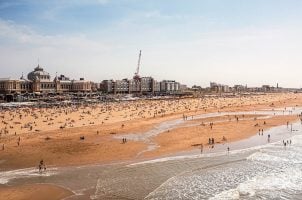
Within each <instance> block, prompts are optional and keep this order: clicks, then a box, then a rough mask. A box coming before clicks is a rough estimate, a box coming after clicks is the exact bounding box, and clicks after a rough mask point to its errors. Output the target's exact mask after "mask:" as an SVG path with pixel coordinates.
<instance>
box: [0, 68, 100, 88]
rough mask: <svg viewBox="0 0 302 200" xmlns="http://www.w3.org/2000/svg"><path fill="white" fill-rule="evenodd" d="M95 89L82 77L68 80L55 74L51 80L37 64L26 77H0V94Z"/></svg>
mask: <svg viewBox="0 0 302 200" xmlns="http://www.w3.org/2000/svg"><path fill="white" fill-rule="evenodd" d="M92 90H95V88H94V84H93V83H92V82H91V81H86V80H84V79H83V78H81V79H80V80H70V79H69V78H68V77H65V76H64V75H61V76H57V75H56V77H55V78H54V79H53V80H52V79H51V77H50V75H49V73H48V72H46V71H44V69H43V68H42V67H41V66H40V65H38V66H37V67H36V68H34V70H33V71H32V72H30V73H28V75H27V79H26V78H25V77H24V76H23V73H22V76H21V78H20V79H11V78H3V79H0V94H20V93H36V94H38V93H43V94H49V93H52V94H54V93H56V94H58V93H66V92H67V93H68V92H76V93H78V92H80V93H85V92H91V91H92Z"/></svg>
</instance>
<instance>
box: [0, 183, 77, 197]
mask: <svg viewBox="0 0 302 200" xmlns="http://www.w3.org/2000/svg"><path fill="white" fill-rule="evenodd" d="M0 194H1V199H5V200H27V199H30V200H41V199H43V200H60V199H64V198H66V197H69V196H71V195H73V193H72V192H71V191H69V190H66V189H63V188H61V187H59V186H55V185H50V184H31V185H22V186H10V187H8V186H0Z"/></svg>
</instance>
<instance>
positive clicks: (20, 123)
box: [0, 93, 302, 169]
mask: <svg viewBox="0 0 302 200" xmlns="http://www.w3.org/2000/svg"><path fill="white" fill-rule="evenodd" d="M299 105H302V95H301V94H292V93H288V94H268V95H259V96H244V97H232V98H222V97H221V98H218V97H217V98H203V99H177V100H141V101H130V102H115V103H106V104H95V105H85V106H62V107H54V108H11V109H9V110H2V111H1V114H0V117H1V123H0V130H1V140H0V144H1V151H0V160H1V164H0V168H1V169H18V168H25V167H33V166H37V165H38V162H39V161H40V160H41V159H43V160H44V161H45V163H46V165H55V166H62V165H80V164H81V165H82V164H91V163H108V162H113V161H125V160H131V159H135V158H137V154H138V153H139V152H141V151H144V149H146V148H147V144H146V143H144V142H142V141H135V140H129V139H128V140H127V142H126V143H122V140H120V139H116V136H119V135H124V134H127V133H132V134H140V133H143V132H145V131H148V130H150V129H152V128H154V127H156V126H157V125H158V124H159V123H161V122H165V121H169V120H173V119H183V118H184V117H187V118H188V119H189V120H186V121H185V123H184V125H183V126H182V127H175V128H173V129H172V130H168V131H163V133H161V134H158V135H157V136H155V137H152V138H151V140H152V141H154V142H156V143H157V144H158V146H159V147H158V148H157V149H156V150H154V151H147V152H146V153H143V154H140V158H144V157H148V158H150V157H157V156H162V155H165V154H167V153H168V154H171V153H173V152H178V151H184V150H190V149H192V148H198V144H201V143H202V144H204V145H207V143H208V138H215V139H216V142H218V143H220V142H228V141H236V140H240V139H243V138H247V137H250V136H251V135H254V134H257V133H258V130H259V129H264V130H266V129H269V128H270V127H274V126H278V125H282V124H286V123H287V122H289V123H291V122H293V121H296V120H298V117H297V116H288V115H284V116H270V117H269V118H267V119H261V117H265V116H259V115H250V116H248V115H247V116H235V115H233V116H224V117H209V118H206V119H194V116H198V115H200V114H205V113H212V112H234V111H236V112H238V111H254V110H261V109H268V110H273V109H277V108H281V109H286V107H292V106H299ZM237 118H238V121H237ZM258 118H259V119H258ZM264 121H265V123H266V124H264ZM211 122H215V123H214V125H213V128H212V129H211V128H210V125H209V123H211ZM203 123H204V124H203ZM194 124H195V125H194ZM256 124H257V125H256ZM184 126H186V127H184ZM223 136H224V137H225V138H226V141H222V138H223ZM81 138H82V139H81ZM3 144H4V150H2V148H3ZM196 146H197V147H196Z"/></svg>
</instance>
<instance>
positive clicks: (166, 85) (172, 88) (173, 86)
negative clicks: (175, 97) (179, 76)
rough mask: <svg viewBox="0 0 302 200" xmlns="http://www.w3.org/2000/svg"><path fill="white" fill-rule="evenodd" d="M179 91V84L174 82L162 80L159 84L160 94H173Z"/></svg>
mask: <svg viewBox="0 0 302 200" xmlns="http://www.w3.org/2000/svg"><path fill="white" fill-rule="evenodd" d="M179 90H180V84H179V83H178V82H176V81H174V80H163V81H161V82H160V91H161V93H175V92H178V91H179Z"/></svg>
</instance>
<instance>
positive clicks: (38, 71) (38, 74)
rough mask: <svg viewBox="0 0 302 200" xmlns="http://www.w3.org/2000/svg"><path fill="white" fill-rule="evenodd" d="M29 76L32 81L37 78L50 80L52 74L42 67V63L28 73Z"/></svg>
mask: <svg viewBox="0 0 302 200" xmlns="http://www.w3.org/2000/svg"><path fill="white" fill-rule="evenodd" d="M27 78H28V79H29V80H31V81H35V80H45V81H49V80H50V75H49V73H48V72H45V71H44V69H43V68H42V67H40V65H38V66H37V67H36V68H35V69H34V71H32V72H30V73H28V75H27Z"/></svg>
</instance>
